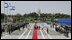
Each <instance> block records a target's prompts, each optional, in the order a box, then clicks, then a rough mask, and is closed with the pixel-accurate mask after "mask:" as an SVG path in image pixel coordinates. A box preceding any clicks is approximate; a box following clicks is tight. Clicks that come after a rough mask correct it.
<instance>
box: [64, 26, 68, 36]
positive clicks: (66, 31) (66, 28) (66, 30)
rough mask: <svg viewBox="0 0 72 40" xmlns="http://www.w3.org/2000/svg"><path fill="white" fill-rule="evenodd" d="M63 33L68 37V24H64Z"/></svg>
mask: <svg viewBox="0 0 72 40" xmlns="http://www.w3.org/2000/svg"><path fill="white" fill-rule="evenodd" d="M64 34H65V36H66V37H69V35H68V34H69V31H68V26H66V25H65V33H64Z"/></svg>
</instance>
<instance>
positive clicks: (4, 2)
mask: <svg viewBox="0 0 72 40" xmlns="http://www.w3.org/2000/svg"><path fill="white" fill-rule="evenodd" d="M4 5H5V1H4ZM4 14H5V6H4ZM4 22H5V16H4Z"/></svg>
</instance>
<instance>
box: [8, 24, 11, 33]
mask: <svg viewBox="0 0 72 40" xmlns="http://www.w3.org/2000/svg"><path fill="white" fill-rule="evenodd" d="M8 32H9V34H11V25H10V24H9V25H8Z"/></svg>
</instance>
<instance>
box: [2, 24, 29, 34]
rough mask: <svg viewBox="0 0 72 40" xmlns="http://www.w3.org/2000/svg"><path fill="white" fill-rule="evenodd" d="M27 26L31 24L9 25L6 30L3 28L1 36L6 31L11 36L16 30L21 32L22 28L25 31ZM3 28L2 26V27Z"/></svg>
mask: <svg viewBox="0 0 72 40" xmlns="http://www.w3.org/2000/svg"><path fill="white" fill-rule="evenodd" d="M27 24H29V23H23V24H17V25H12V24H8V25H6V26H4V28H5V29H4V28H1V35H2V32H3V31H5V32H7V33H9V34H11V33H12V32H13V31H15V30H19V31H20V28H21V27H22V28H23V29H24V28H25V27H26V28H27ZM1 27H2V26H1Z"/></svg>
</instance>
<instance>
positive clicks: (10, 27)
mask: <svg viewBox="0 0 72 40" xmlns="http://www.w3.org/2000/svg"><path fill="white" fill-rule="evenodd" d="M27 24H29V23H22V24H17V25H15V26H14V25H11V24H8V25H7V26H6V28H5V29H7V30H5V31H6V32H8V33H9V34H11V33H12V32H13V31H14V30H17V29H18V30H19V31H20V28H21V27H22V28H23V29H24V28H27ZM34 28H35V29H38V30H40V28H41V27H40V26H36V27H35V26H34ZM51 28H55V30H56V31H57V32H60V33H64V35H65V36H66V37H69V36H68V34H69V32H68V26H66V25H63V24H61V26H60V25H59V24H58V23H52V24H51ZM3 31H4V30H3V29H2V28H1V34H2V32H3ZM48 31H49V30H48V28H47V33H49V32H48Z"/></svg>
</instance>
